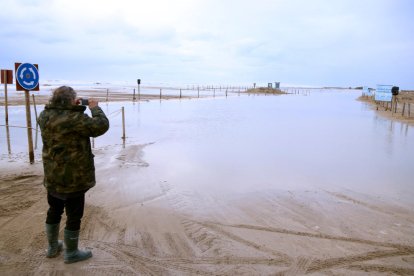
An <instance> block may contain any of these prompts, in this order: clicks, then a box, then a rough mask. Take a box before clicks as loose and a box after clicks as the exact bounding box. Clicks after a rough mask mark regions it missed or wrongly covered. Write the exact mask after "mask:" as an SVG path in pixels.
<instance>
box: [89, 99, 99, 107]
mask: <svg viewBox="0 0 414 276" xmlns="http://www.w3.org/2000/svg"><path fill="white" fill-rule="evenodd" d="M95 106H98V101H97V100H95V99H89V109H92V108H94V107H95Z"/></svg>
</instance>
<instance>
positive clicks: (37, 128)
mask: <svg viewBox="0 0 414 276" xmlns="http://www.w3.org/2000/svg"><path fill="white" fill-rule="evenodd" d="M32 97H33V107H34V111H35V117H36V136H35V149H37V136H38V132H39V124H38V122H37V107H36V100H35V95H34V94H32Z"/></svg>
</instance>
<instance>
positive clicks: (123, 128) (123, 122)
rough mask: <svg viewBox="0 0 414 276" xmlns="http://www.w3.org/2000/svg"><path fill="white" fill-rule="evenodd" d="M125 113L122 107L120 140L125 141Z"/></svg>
mask: <svg viewBox="0 0 414 276" xmlns="http://www.w3.org/2000/svg"><path fill="white" fill-rule="evenodd" d="M125 137H126V136H125V111H124V107H122V139H124V140H125Z"/></svg>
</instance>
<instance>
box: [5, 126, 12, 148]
mask: <svg viewBox="0 0 414 276" xmlns="http://www.w3.org/2000/svg"><path fill="white" fill-rule="evenodd" d="M6 136H7V149H8V152H9V154H11V144H10V130H9V125H6Z"/></svg>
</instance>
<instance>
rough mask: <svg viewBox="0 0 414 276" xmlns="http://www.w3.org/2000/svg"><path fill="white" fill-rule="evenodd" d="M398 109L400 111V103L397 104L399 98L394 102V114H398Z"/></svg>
mask: <svg viewBox="0 0 414 276" xmlns="http://www.w3.org/2000/svg"><path fill="white" fill-rule="evenodd" d="M397 109H398V102H397V98H395V100H394V113H397Z"/></svg>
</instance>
